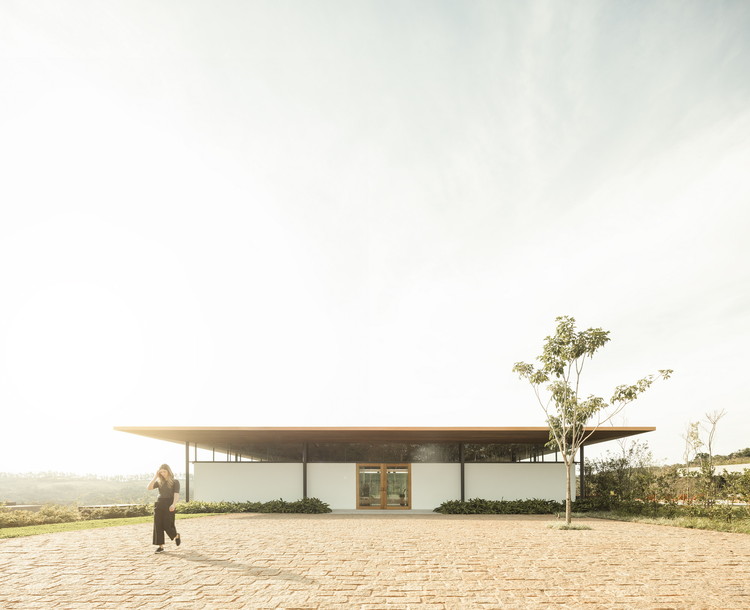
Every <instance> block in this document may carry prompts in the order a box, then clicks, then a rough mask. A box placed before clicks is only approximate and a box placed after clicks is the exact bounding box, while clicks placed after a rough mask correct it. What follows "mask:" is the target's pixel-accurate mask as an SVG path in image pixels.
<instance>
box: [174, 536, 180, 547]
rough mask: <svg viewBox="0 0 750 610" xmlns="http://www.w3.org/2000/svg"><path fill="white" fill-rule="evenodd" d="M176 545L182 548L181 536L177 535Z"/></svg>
mask: <svg viewBox="0 0 750 610" xmlns="http://www.w3.org/2000/svg"><path fill="white" fill-rule="evenodd" d="M174 543H175V544H176V545H177V546H180V545H181V544H182V540H180V535H179V534H177V536H176V537H175V539H174Z"/></svg>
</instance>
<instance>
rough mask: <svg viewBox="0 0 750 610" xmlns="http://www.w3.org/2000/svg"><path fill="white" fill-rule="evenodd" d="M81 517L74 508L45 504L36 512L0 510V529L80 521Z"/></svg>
mask: <svg viewBox="0 0 750 610" xmlns="http://www.w3.org/2000/svg"><path fill="white" fill-rule="evenodd" d="M80 520H81V515H80V513H79V512H78V509H77V508H76V507H75V506H57V505H54V504H46V505H44V506H43V507H42V508H40V509H39V510H38V511H36V512H34V511H30V510H10V509H7V508H0V527H22V526H24V525H46V524H48V523H69V522H71V521H80Z"/></svg>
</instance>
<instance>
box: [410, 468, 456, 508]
mask: <svg viewBox="0 0 750 610" xmlns="http://www.w3.org/2000/svg"><path fill="white" fill-rule="evenodd" d="M460 499H461V465H460V464H412V465H411V507H412V508H416V509H420V510H432V509H434V508H437V507H438V506H440V504H442V503H443V502H445V501H446V500H460Z"/></svg>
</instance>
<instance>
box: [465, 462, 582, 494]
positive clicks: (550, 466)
mask: <svg viewBox="0 0 750 610" xmlns="http://www.w3.org/2000/svg"><path fill="white" fill-rule="evenodd" d="M465 468H466V470H465V475H464V476H465V485H466V488H465V494H466V499H467V500H468V499H470V498H482V499H483V500H526V499H529V498H539V499H541V500H557V501H561V500H565V464H563V463H550V462H547V463H539V462H536V463H533V462H532V463H515V464H466V466H465ZM574 473H575V471H574ZM571 494H572V495H573V498H574V499H575V477H571Z"/></svg>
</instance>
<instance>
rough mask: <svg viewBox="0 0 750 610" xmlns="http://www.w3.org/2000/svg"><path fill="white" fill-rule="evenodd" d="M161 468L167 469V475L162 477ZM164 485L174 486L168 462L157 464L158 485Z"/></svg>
mask: <svg viewBox="0 0 750 610" xmlns="http://www.w3.org/2000/svg"><path fill="white" fill-rule="evenodd" d="M162 470H166V471H167V476H166V477H163V476H162V474H161V471H162ZM162 485H166V486H168V487H174V473H173V472H172V469H171V468H170V467H169V464H162V465H161V466H159V486H160V487H161V486H162Z"/></svg>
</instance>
